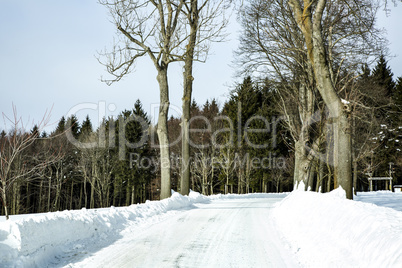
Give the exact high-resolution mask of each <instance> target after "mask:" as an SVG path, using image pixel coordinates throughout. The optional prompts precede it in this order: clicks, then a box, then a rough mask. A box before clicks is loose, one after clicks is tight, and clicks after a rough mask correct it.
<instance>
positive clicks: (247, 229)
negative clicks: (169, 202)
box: [60, 198, 298, 267]
mask: <svg viewBox="0 0 402 268" xmlns="http://www.w3.org/2000/svg"><path fill="white" fill-rule="evenodd" d="M279 200H281V198H253V199H226V200H219V199H218V200H214V201H212V202H211V203H210V204H197V205H196V207H195V208H194V209H190V210H185V211H180V212H178V213H176V214H174V215H171V216H169V217H165V218H164V219H163V220H162V221H160V222H157V223H155V224H153V225H151V226H149V225H148V226H146V227H141V226H131V227H129V228H127V229H126V230H124V231H123V232H122V233H121V234H122V238H120V239H119V240H116V241H115V242H114V243H113V244H111V245H109V246H107V247H105V248H102V249H100V250H98V251H96V252H93V251H92V252H91V250H88V252H91V253H88V254H86V255H82V254H78V255H76V256H74V254H69V255H70V256H71V255H72V257H63V256H61V258H60V259H63V263H60V264H61V266H63V265H64V266H65V267H297V266H298V263H297V261H296V260H295V257H294V255H293V254H292V253H291V252H290V250H289V249H288V247H287V245H286V244H285V242H283V239H282V238H281V237H279V235H278V232H277V230H276V229H275V225H274V223H273V220H272V217H271V211H272V207H273V204H274V203H276V202H278V201H279ZM80 250H81V251H82V249H80Z"/></svg>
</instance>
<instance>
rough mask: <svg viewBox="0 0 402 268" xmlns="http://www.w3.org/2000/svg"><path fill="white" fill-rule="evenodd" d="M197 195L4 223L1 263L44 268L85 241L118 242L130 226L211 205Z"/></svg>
mask: <svg viewBox="0 0 402 268" xmlns="http://www.w3.org/2000/svg"><path fill="white" fill-rule="evenodd" d="M207 201H208V200H207V199H206V198H205V199H204V198H203V197H202V196H200V195H199V194H197V193H190V195H189V196H188V197H187V196H182V195H180V194H179V193H173V195H172V197H171V198H168V199H164V200H162V201H147V202H146V203H145V204H138V205H131V206H129V207H119V208H115V207H111V208H107V209H89V210H87V209H82V210H74V211H62V212H54V213H43V214H36V215H35V214H34V215H26V216H25V217H23V218H21V219H18V220H12V219H11V220H9V221H6V222H1V223H0V263H1V264H2V265H5V266H17V267H20V266H21V267H26V266H38V267H40V266H42V265H46V263H47V262H48V261H49V257H53V256H55V255H58V253H60V252H62V251H63V250H64V248H65V247H70V248H71V247H74V245H75V244H74V243H78V241H80V240H83V239H104V240H106V239H111V240H113V239H116V238H117V237H118V235H119V232H120V231H121V230H123V229H124V228H125V227H126V226H127V225H129V224H133V223H136V224H138V223H139V222H141V221H145V220H149V219H150V218H151V217H153V216H156V215H160V214H162V213H165V212H167V211H170V210H178V209H186V208H191V206H192V204H193V203H194V202H197V203H200V202H207Z"/></svg>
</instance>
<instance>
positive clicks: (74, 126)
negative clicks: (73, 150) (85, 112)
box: [65, 115, 80, 139]
mask: <svg viewBox="0 0 402 268" xmlns="http://www.w3.org/2000/svg"><path fill="white" fill-rule="evenodd" d="M65 128H66V130H70V131H71V133H72V135H73V137H74V138H75V139H77V138H78V136H79V134H80V124H79V122H78V118H77V116H75V115H72V116H70V117H69V118H68V119H67V123H66V125H65Z"/></svg>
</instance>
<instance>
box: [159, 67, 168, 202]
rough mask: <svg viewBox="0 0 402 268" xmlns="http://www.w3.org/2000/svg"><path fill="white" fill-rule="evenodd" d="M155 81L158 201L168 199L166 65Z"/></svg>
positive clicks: (160, 70)
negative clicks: (156, 86) (159, 192)
mask: <svg viewBox="0 0 402 268" xmlns="http://www.w3.org/2000/svg"><path fill="white" fill-rule="evenodd" d="M157 80H158V83H159V90H160V107H159V117H158V129H157V134H158V139H159V146H160V154H161V194H160V199H161V200H162V199H165V198H168V197H170V195H171V192H170V190H171V189H170V188H171V185H170V148H169V137H168V129H167V118H168V111H169V104H170V103H169V86H168V77H167V65H163V64H162V66H161V68H160V69H159V70H158V76H157Z"/></svg>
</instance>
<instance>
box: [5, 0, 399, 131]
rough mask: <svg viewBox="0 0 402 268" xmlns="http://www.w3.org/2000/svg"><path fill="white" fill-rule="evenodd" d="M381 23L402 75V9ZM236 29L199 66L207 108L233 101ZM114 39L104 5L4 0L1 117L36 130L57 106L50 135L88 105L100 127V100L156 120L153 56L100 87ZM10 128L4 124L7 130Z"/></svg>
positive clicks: (174, 76) (176, 69)
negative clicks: (103, 56)
mask: <svg viewBox="0 0 402 268" xmlns="http://www.w3.org/2000/svg"><path fill="white" fill-rule="evenodd" d="M380 25H381V26H382V27H385V28H386V29H387V31H388V38H389V40H390V42H391V45H390V50H391V53H392V54H395V55H397V57H396V58H394V59H392V60H390V62H389V63H390V65H391V67H392V70H393V72H394V74H395V76H402V36H401V35H402V34H401V33H402V32H401V27H402V5H401V4H400V5H399V6H398V7H397V8H392V12H391V15H390V16H389V17H385V16H384V14H380ZM236 29H237V28H236V26H231V27H230V28H229V31H230V32H232V33H231V35H230V36H229V41H228V42H226V43H218V44H213V45H212V50H211V55H210V56H209V58H208V60H207V62H206V63H204V64H201V63H198V64H196V68H195V74H194V76H195V81H194V83H195V85H194V87H195V88H194V93H193V98H195V99H196V100H197V102H198V103H199V104H202V103H204V102H205V101H206V100H207V99H211V98H213V97H215V98H217V99H218V100H219V101H220V102H221V103H223V102H224V100H225V99H226V97H227V95H228V92H229V87H228V86H229V85H231V84H232V83H233V81H234V78H233V75H234V71H235V70H234V69H233V68H231V61H232V60H233V50H234V49H236V48H237V32H236ZM114 36H115V29H114V27H113V25H112V24H111V23H110V22H109V17H108V15H107V12H106V10H105V8H104V7H102V6H101V5H99V4H98V3H97V1H96V0H35V1H32V0H0V61H1V65H0V81H1V82H0V83H1V84H0V88H1V98H0V107H1V109H0V110H1V112H4V113H5V114H7V115H9V116H11V115H12V103H13V104H14V105H15V106H16V107H17V110H18V114H19V115H20V116H22V117H23V118H24V121H25V122H30V124H29V123H28V127H31V126H32V122H38V121H40V120H41V118H42V116H43V114H44V113H45V111H46V110H49V109H51V108H52V107H53V110H52V113H51V123H53V125H50V126H49V127H48V128H47V129H46V130H53V129H54V128H55V125H56V124H57V122H58V120H59V119H60V118H61V117H62V116H63V115H66V114H67V113H68V112H69V111H72V110H74V109H76V110H77V109H79V105H81V106H80V107H81V108H85V107H87V109H86V110H81V112H79V113H78V114H77V115H78V116H79V120H80V121H82V120H83V119H84V118H85V115H86V114H90V116H91V118H92V120H93V121H97V114H98V112H97V111H93V110H91V105H92V106H94V108H95V107H96V106H97V104H98V103H100V102H101V104H102V103H104V104H105V105H106V108H102V107H101V110H102V111H101V115H102V114H103V112H104V111H106V112H107V114H110V115H115V114H118V113H119V112H120V111H122V110H124V109H130V108H132V107H133V104H134V102H135V101H136V100H137V99H140V100H141V101H142V103H143V105H144V109H145V110H146V111H147V112H148V113H149V114H150V115H152V114H155V113H156V109H154V108H155V104H157V103H158V102H159V92H158V85H157V82H156V79H155V77H156V71H155V70H154V67H153V66H152V65H151V64H150V61H149V59H148V58H144V59H142V60H141V61H139V62H138V63H137V65H136V71H135V72H134V73H132V74H130V75H129V76H127V77H126V78H125V79H124V80H123V81H120V82H118V83H116V84H113V85H112V86H110V87H109V86H107V85H105V84H104V83H102V82H101V81H100V77H101V76H102V75H104V76H105V75H106V71H105V70H104V67H103V66H102V65H100V64H99V63H98V61H97V59H96V58H95V56H96V55H97V51H100V50H102V49H104V48H110V47H111V44H112V41H113V37H114ZM169 71H170V78H169V79H170V81H169V82H170V100H171V104H172V106H173V107H174V106H175V107H177V110H180V107H181V94H182V82H181V80H182V78H181V73H182V70H181V67H180V66H179V65H177V64H176V65H174V66H172V68H170V70H169ZM102 105H103V104H102ZM113 108H114V109H113ZM109 110H114V112H113V111H109ZM172 113H173V114H177V113H175V112H174V111H173V112H172ZM94 123H95V122H94ZM4 128H5V127H4V121H3V118H0V129H4Z"/></svg>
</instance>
